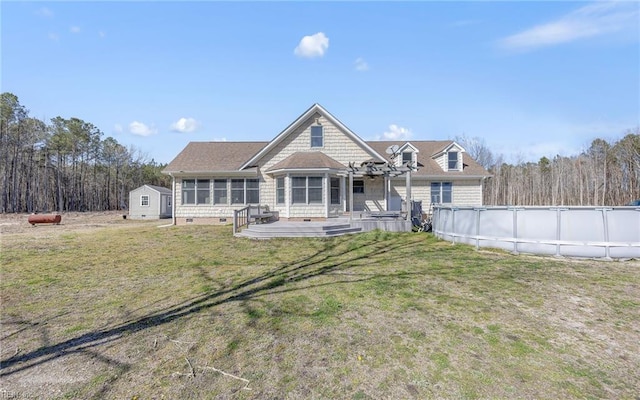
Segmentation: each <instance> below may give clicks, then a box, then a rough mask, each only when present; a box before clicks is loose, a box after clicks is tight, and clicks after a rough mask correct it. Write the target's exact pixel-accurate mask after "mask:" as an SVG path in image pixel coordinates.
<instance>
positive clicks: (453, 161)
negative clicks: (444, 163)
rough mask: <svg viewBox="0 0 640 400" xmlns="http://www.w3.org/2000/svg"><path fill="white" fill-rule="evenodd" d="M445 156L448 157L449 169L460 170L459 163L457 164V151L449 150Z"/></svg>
mask: <svg viewBox="0 0 640 400" xmlns="http://www.w3.org/2000/svg"><path fill="white" fill-rule="evenodd" d="M447 157H448V159H449V171H459V170H460V164H459V160H458V157H459V153H458V152H457V151H450V152H448V153H447Z"/></svg>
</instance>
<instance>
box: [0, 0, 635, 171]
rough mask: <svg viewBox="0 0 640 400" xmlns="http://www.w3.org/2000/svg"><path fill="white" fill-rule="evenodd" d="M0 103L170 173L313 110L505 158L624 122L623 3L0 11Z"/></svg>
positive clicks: (191, 5)
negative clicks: (89, 127) (84, 127)
mask: <svg viewBox="0 0 640 400" xmlns="http://www.w3.org/2000/svg"><path fill="white" fill-rule="evenodd" d="M0 13H1V25H2V26H1V46H2V47H1V56H2V57H1V75H0V78H1V81H0V85H1V90H2V92H11V93H13V94H15V95H16V96H18V98H19V101H20V103H21V104H22V105H23V106H25V107H26V108H27V109H28V110H29V111H30V116H31V117H35V118H39V119H42V120H45V121H49V120H50V119H51V118H54V117H57V116H61V117H63V118H71V117H76V118H80V119H82V120H84V121H86V122H90V123H92V124H94V125H95V126H97V127H98V128H99V129H100V130H101V131H102V132H103V134H104V136H103V138H106V137H109V136H111V137H113V138H115V139H116V140H117V141H118V142H119V143H121V144H123V145H125V146H127V147H130V146H133V148H135V149H136V150H137V151H138V152H139V153H140V154H141V155H142V156H144V157H146V158H147V159H148V160H151V159H153V160H155V161H156V162H158V163H168V162H170V161H171V160H172V159H173V158H174V157H175V156H176V155H177V154H178V153H179V152H180V151H181V150H182V149H183V148H184V147H185V146H186V144H187V143H188V142H191V141H269V140H271V139H273V138H275V137H276V136H277V135H278V134H279V133H280V132H282V131H283V130H284V129H285V128H286V127H287V126H288V125H289V124H290V123H291V122H293V121H294V120H295V119H296V118H298V117H299V116H300V115H301V114H302V113H303V112H305V111H306V110H307V109H308V108H309V107H311V106H312V105H313V104H314V103H319V104H321V105H322V106H323V107H324V108H325V109H327V110H328V111H329V112H330V113H331V114H333V115H334V116H335V117H336V118H338V119H339V120H340V121H341V122H342V123H344V124H345V125H346V126H347V127H349V129H351V130H352V131H353V132H355V133H356V134H357V135H358V136H360V137H361V138H362V139H364V140H408V141H411V140H446V139H455V138H456V137H460V136H466V137H467V138H479V139H480V140H481V141H483V142H484V143H485V145H486V146H487V147H488V148H489V149H491V151H492V152H493V154H494V155H496V156H497V155H501V156H503V158H504V160H505V161H507V162H513V163H517V162H522V161H533V162H536V161H538V160H539V159H540V158H541V157H543V156H546V157H549V158H552V157H554V156H556V155H561V156H572V155H577V154H579V153H580V152H581V151H583V150H585V149H586V148H588V147H589V145H590V144H591V141H592V140H593V139H595V138H603V139H606V140H609V141H616V140H619V139H620V138H622V137H623V136H624V134H625V133H627V132H628V131H629V130H631V129H635V128H637V127H639V126H640V3H639V2H635V1H623V2H608V1H607V2H576V1H569V2H561V1H553V2H551V1H547V2H541V1H535V2H481V1H474V2H454V1H451V2H431V1H423V2H293V1H291V2H266V1H265V2H215V1H198V2H163V1H155V2H151V1H141V2H11V1H2V2H1V3H0Z"/></svg>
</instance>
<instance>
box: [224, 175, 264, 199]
mask: <svg viewBox="0 0 640 400" xmlns="http://www.w3.org/2000/svg"><path fill="white" fill-rule="evenodd" d="M245 199H246V201H245ZM258 203H260V181H259V180H258V179H232V180H231V204H258Z"/></svg>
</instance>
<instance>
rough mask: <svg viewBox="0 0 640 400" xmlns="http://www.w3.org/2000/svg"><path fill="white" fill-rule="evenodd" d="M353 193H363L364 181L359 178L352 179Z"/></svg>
mask: <svg viewBox="0 0 640 400" xmlns="http://www.w3.org/2000/svg"><path fill="white" fill-rule="evenodd" d="M353 193H354V194H357V193H361V194H364V181H361V180H357V181H353Z"/></svg>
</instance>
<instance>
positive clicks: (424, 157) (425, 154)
mask: <svg viewBox="0 0 640 400" xmlns="http://www.w3.org/2000/svg"><path fill="white" fill-rule="evenodd" d="M407 142H409V143H411V144H412V145H413V146H414V147H415V148H417V149H418V151H419V153H418V163H420V164H422V165H423V166H422V167H420V169H418V171H416V172H414V173H413V175H415V176H434V175H446V176H467V175H472V176H486V175H489V174H488V172H487V171H486V170H485V169H484V168H483V167H482V166H481V165H480V164H478V163H477V162H476V161H475V160H473V159H472V158H471V157H470V156H469V155H468V154H467V153H463V157H462V163H463V165H464V169H463V171H462V172H459V171H443V170H442V168H440V166H439V165H438V163H437V162H436V161H435V160H434V159H433V158H431V156H433V155H434V154H437V153H439V152H441V151H442V150H443V149H445V148H446V147H447V146H449V145H450V144H451V143H453V141H451V140H410V141H374V142H367V143H368V144H369V146H371V147H373V148H374V149H375V150H376V151H377V152H378V153H381V154H385V155H386V149H387V148H388V147H389V146H391V145H394V144H395V145H397V146H402V145H404V144H405V143H407ZM387 158H388V159H389V160H390V158H389V157H388V155H387Z"/></svg>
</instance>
